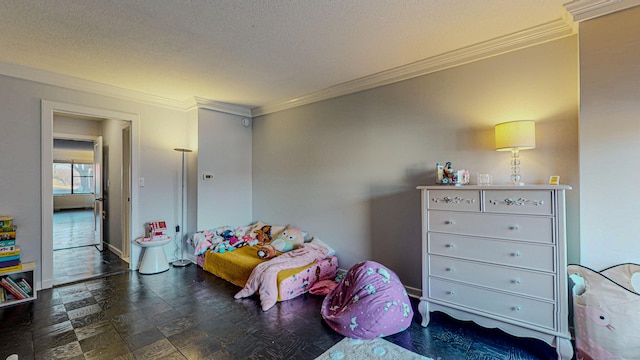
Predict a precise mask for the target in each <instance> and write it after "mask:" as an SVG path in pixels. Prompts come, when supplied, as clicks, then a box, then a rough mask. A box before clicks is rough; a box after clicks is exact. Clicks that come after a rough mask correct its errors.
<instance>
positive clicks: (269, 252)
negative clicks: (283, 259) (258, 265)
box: [258, 245, 276, 259]
mask: <svg viewBox="0 0 640 360" xmlns="http://www.w3.org/2000/svg"><path fill="white" fill-rule="evenodd" d="M275 256H276V248H274V247H273V246H271V245H262V246H261V247H260V249H258V257H259V258H261V259H271V258H272V257H275Z"/></svg>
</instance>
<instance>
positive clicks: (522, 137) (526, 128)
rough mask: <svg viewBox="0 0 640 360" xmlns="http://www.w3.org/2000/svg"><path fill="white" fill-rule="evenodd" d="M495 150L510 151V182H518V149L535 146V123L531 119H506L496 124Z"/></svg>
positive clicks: (514, 183) (517, 183) (518, 183)
mask: <svg viewBox="0 0 640 360" xmlns="http://www.w3.org/2000/svg"><path fill="white" fill-rule="evenodd" d="M495 130H496V151H511V184H512V185H524V183H522V182H520V158H519V157H520V150H528V149H534V148H535V147H536V123H535V121H533V120H517V121H508V122H504V123H500V124H497V125H496V127H495Z"/></svg>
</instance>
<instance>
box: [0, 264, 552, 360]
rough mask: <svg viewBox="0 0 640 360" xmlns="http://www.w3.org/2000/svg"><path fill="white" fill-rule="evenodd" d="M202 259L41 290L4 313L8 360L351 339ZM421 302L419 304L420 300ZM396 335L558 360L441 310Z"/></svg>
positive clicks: (192, 352)
mask: <svg viewBox="0 0 640 360" xmlns="http://www.w3.org/2000/svg"><path fill="white" fill-rule="evenodd" d="M238 290H239V288H238V287H236V286H234V285H232V284H230V283H228V282H226V281H224V280H221V279H219V278H217V277H215V276H213V275H211V274H208V273H206V272H204V271H203V270H202V269H200V268H198V267H196V266H195V265H191V266H188V267H186V268H171V269H170V270H169V271H167V272H164V273H160V274H154V275H140V274H138V273H137V272H125V273H120V274H117V275H112V276H107V277H103V278H100V279H93V280H88V281H84V282H80V283H76V284H72V285H67V286H61V287H56V288H53V289H48V290H43V291H40V292H38V299H37V300H35V301H34V302H31V303H26V304H20V305H14V306H10V307H6V308H2V309H0V339H2V341H1V342H0V359H5V358H6V356H7V355H9V354H12V353H17V354H19V359H20V360H25V359H56V358H68V359H314V358H315V357H317V356H319V355H320V354H322V353H323V352H324V351H325V350H327V349H328V348H330V347H331V346H333V345H334V344H335V343H337V342H338V341H340V340H341V339H342V336H340V335H338V334H336V333H335V332H334V331H333V330H331V329H330V328H329V327H327V326H326V325H325V324H324V322H323V321H322V319H321V317H320V305H321V303H322V297H320V296H314V295H310V294H305V295H302V296H299V297H297V298H295V299H292V300H289V301H285V302H282V303H278V304H277V305H276V306H274V307H273V308H271V309H270V310H269V311H267V312H263V311H262V310H261V308H260V304H259V301H258V300H257V299H256V298H255V297H251V298H247V299H243V300H234V299H233V295H234V294H235V293H236V292H237V291H238ZM415 305H417V304H416V303H414V306H415ZM386 339H387V340H390V341H392V342H393V343H396V344H398V345H400V346H403V347H405V348H408V349H410V350H412V351H414V352H417V353H420V354H423V355H425V356H429V357H432V358H434V359H440V360H448V359H452V360H453V359H455V360H458V359H505V360H506V359H554V358H555V351H554V349H553V348H551V347H549V346H548V345H546V344H545V343H542V342H539V341H535V340H531V339H519V338H514V337H511V336H508V335H506V334H504V333H502V332H501V331H499V330H487V329H483V328H480V327H478V326H476V325H473V324H471V323H467V322H461V321H456V320H453V319H451V318H449V317H448V316H446V315H444V314H439V313H434V314H433V316H432V321H431V323H430V325H429V327H427V328H423V327H421V326H420V324H419V315H417V311H416V317H415V319H414V322H413V324H412V325H411V327H410V328H409V329H408V330H407V331H405V332H402V333H400V334H396V335H393V336H389V337H387V338H386Z"/></svg>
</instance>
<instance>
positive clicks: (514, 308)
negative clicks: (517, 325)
mask: <svg viewBox="0 0 640 360" xmlns="http://www.w3.org/2000/svg"><path fill="white" fill-rule="evenodd" d="M520 310H522V308H521V307H520V306H514V307H513V311H520Z"/></svg>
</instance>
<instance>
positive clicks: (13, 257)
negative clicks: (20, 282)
mask: <svg viewBox="0 0 640 360" xmlns="http://www.w3.org/2000/svg"><path fill="white" fill-rule="evenodd" d="M10 260H20V254H18V255H2V254H0V262H4V261H10Z"/></svg>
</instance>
